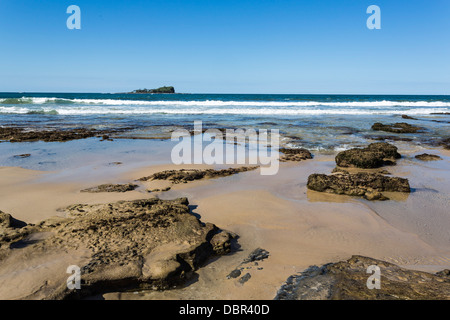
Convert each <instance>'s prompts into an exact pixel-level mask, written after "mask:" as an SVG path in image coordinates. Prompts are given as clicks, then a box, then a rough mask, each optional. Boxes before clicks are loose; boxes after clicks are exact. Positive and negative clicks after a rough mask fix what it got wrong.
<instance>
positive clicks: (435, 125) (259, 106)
mask: <svg viewBox="0 0 450 320" xmlns="http://www.w3.org/2000/svg"><path fill="white" fill-rule="evenodd" d="M449 112H450V97H449V96H382V95H375V96H365V95H246V94H239V95H237V94H235V95H232V94H174V95H161V94H153V95H150V94H144V95H136V94H96V93H86V94H80V93H76V94H75V93H34V94H24V93H0V126H11V125H13V126H20V127H26V128H33V129H50V128H58V129H61V128H62V129H64V128H78V127H84V128H95V129H120V128H127V130H126V132H124V133H122V134H121V135H122V136H124V137H135V138H160V137H166V138H167V137H170V135H171V132H172V130H174V129H176V128H179V127H183V128H192V127H193V123H194V121H202V122H203V128H204V129H208V128H256V129H278V130H280V133H281V134H282V135H283V137H284V139H283V140H282V142H283V143H284V144H286V145H288V146H302V147H306V148H309V149H312V150H322V151H327V150H330V151H339V150H342V149H346V148H348V146H349V145H353V146H355V145H363V144H365V143H366V142H367V138H368V137H367V136H368V135H376V136H379V135H392V134H389V133H382V132H380V131H373V130H371V126H372V124H373V123H375V122H382V123H395V122H408V123H410V124H414V125H417V126H420V127H423V128H424V132H422V133H417V134H403V135H397V136H398V137H401V138H408V139H411V140H412V143H413V144H417V145H421V144H432V143H434V142H435V140H437V139H440V138H442V137H448V136H450V125H449V122H450V115H449V114H445V113H449ZM435 113H440V114H435ZM402 114H407V115H409V116H413V117H415V118H417V119H419V120H406V119H403V118H402V117H401V115H402Z"/></svg>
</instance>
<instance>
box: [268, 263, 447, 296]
mask: <svg viewBox="0 0 450 320" xmlns="http://www.w3.org/2000/svg"><path fill="white" fill-rule="evenodd" d="M369 266H378V267H379V268H380V276H381V279H380V289H376V288H375V289H369V288H368V287H367V281H368V278H369V277H370V276H371V275H372V274H373V272H372V273H367V269H368V268H369ZM448 299H450V277H449V276H448V273H447V272H446V270H444V271H441V272H438V273H436V274H430V273H426V272H421V271H413V270H407V269H403V268H400V267H398V266H396V265H394V264H391V263H388V262H385V261H381V260H376V259H372V258H368V257H362V256H353V257H352V258H350V259H349V260H347V261H341V262H337V263H330V264H326V265H323V266H321V267H317V266H312V267H310V268H308V269H307V270H305V271H304V272H302V273H301V274H298V275H293V276H291V277H289V278H288V279H287V281H286V283H285V284H284V285H283V286H282V287H281V288H280V290H279V291H278V293H277V295H276V297H275V300H448Z"/></svg>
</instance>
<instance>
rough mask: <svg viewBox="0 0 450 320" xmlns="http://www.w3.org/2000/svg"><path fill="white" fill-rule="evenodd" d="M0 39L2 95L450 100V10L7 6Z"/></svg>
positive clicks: (395, 2)
mask: <svg viewBox="0 0 450 320" xmlns="http://www.w3.org/2000/svg"><path fill="white" fill-rule="evenodd" d="M72 4H74V5H78V6H79V7H80V8H81V30H69V29H67V27H66V20H67V18H68V17H69V14H67V13H66V9H67V7H68V6H69V5H72ZM371 4H375V5H378V6H379V7H380V8H381V27H382V28H381V30H369V29H368V28H367V27H366V20H367V18H368V17H369V15H368V14H367V13H366V9H367V7H368V6H369V5H371ZM0 40H1V44H2V45H1V46H0V91H35V92H36V91H44V92H123V91H130V90H133V89H137V88H144V87H146V88H154V87H159V86H162V85H173V86H175V88H176V89H177V91H179V92H192V93H367V94H371V93H372V94H396V93H398V94H450V1H448V0H432V1H430V0H383V1H381V0H371V1H365V0H340V1H336V0H314V1H313V0H310V1H303V0H295V1H291V0H284V1H275V0H270V1H269V0H253V1H249V0H221V1H218V0H183V1H182V0H177V1H175V0H159V1H152V0H147V1H126V0H121V1H112V0H111V1H98V0H71V1H63V0H53V1H51V0H39V1H36V0H1V1H0Z"/></svg>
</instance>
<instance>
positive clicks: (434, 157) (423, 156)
mask: <svg viewBox="0 0 450 320" xmlns="http://www.w3.org/2000/svg"><path fill="white" fill-rule="evenodd" d="M414 158H416V159H418V160H422V161H436V160H442V158H441V157H439V156H438V155H435V154H428V153H422V154H418V155H416V156H415V157H414Z"/></svg>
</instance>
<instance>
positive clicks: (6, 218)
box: [0, 211, 11, 230]
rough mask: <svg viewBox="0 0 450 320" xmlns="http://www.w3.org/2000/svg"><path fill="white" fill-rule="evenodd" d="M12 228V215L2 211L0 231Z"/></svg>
mask: <svg viewBox="0 0 450 320" xmlns="http://www.w3.org/2000/svg"><path fill="white" fill-rule="evenodd" d="M10 227H11V215H10V214H9V213H5V212H3V211H0V230H2V229H5V228H10Z"/></svg>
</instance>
